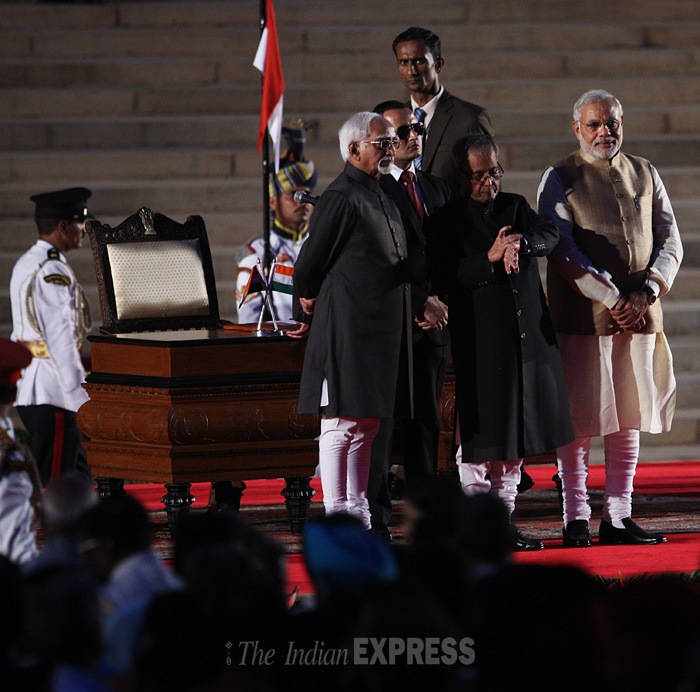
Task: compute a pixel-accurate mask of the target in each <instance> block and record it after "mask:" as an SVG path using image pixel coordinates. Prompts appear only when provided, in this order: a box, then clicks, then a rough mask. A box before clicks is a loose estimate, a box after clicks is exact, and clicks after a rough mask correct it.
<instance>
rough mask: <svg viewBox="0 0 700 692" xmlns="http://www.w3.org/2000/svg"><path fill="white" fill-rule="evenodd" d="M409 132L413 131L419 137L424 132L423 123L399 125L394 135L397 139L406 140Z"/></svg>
mask: <svg viewBox="0 0 700 692" xmlns="http://www.w3.org/2000/svg"><path fill="white" fill-rule="evenodd" d="M411 130H413V131H414V132H415V133H416V134H417V135H418V136H419V137H420V136H421V135H422V134H423V133H424V132H425V125H424V124H423V123H411V124H410V125H401V126H400V127H397V128H396V134H397V135H398V137H399V139H408V138H409V136H410V135H411Z"/></svg>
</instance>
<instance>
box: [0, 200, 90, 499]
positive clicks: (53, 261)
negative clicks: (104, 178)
mask: <svg viewBox="0 0 700 692" xmlns="http://www.w3.org/2000/svg"><path fill="white" fill-rule="evenodd" d="M91 194H92V193H91V191H90V190H88V189H86V188H84V187H74V188H69V189H67V190H59V191H57V192H49V193H45V194H40V195H34V196H33V197H31V198H30V199H31V200H32V202H34V203H35V204H36V211H35V219H36V224H37V229H38V231H39V239H38V240H37V242H36V244H35V245H34V246H33V247H32V248H30V249H29V250H28V251H27V252H26V253H25V254H24V255H22V256H21V257H20V258H19V259H18V260H17V263H16V264H15V266H14V269H13V270H12V278H11V280H10V300H11V303H12V337H11V338H12V340H13V341H17V342H18V343H21V344H23V345H24V346H26V347H27V348H28V349H29V350H30V351H31V353H32V355H33V359H32V362H31V363H30V364H29V366H28V367H27V368H26V369H25V370H24V372H23V373H22V377H21V379H20V380H19V382H18V384H17V400H16V406H17V412H18V414H19V417H20V419H21V420H22V423H23V424H24V426H25V427H26V429H27V431H28V432H29V434H30V435H31V438H32V445H31V447H32V452H33V453H34V456H35V458H36V461H37V465H38V467H39V473H40V476H41V482H42V484H43V485H44V486H45V485H46V484H47V483H48V482H49V480H50V479H51V478H53V477H55V476H58V475H61V474H67V473H71V472H74V471H77V472H79V473H82V474H85V475H87V476H88V477H89V476H90V470H89V467H88V465H87V459H86V455H85V451H84V450H83V448H82V447H81V444H80V443H81V439H82V438H81V434H80V431H79V429H78V425H77V416H76V413H77V411H78V409H79V408H80V407H81V406H82V405H83V404H84V403H85V402H86V401H87V400H88V395H87V393H86V391H85V390H84V389H83V388H82V386H81V385H82V383H83V382H84V381H85V370H84V368H83V364H82V361H81V358H80V348H81V345H82V341H83V339H84V338H85V336H86V335H87V332H88V331H89V329H90V310H89V306H88V304H87V301H86V299H85V295H84V293H83V290H82V288H81V287H80V285H79V284H78V282H77V281H76V279H75V275H74V274H73V271H72V270H71V268H70V267H69V266H68V264H67V262H66V257H65V255H66V253H67V252H68V251H70V250H73V249H76V248H79V247H80V246H81V245H82V241H83V235H84V233H85V219H86V218H87V215H88V210H87V207H86V203H87V200H88V198H89V197H90V196H91Z"/></svg>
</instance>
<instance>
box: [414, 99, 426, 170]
mask: <svg viewBox="0 0 700 692" xmlns="http://www.w3.org/2000/svg"><path fill="white" fill-rule="evenodd" d="M413 115H415V116H416V120H417V121H418V122H419V123H424V122H425V111H424V110H423V109H422V108H414V109H413ZM425 134H426V133H425V130H423V134H422V136H421V143H422V145H423V146H421V148H420V150H421V155H420V156H418V157H417V158H416V159H415V161H414V162H413V165H414V166H415V167H416V170H421V166H422V163H423V150H424V149H425Z"/></svg>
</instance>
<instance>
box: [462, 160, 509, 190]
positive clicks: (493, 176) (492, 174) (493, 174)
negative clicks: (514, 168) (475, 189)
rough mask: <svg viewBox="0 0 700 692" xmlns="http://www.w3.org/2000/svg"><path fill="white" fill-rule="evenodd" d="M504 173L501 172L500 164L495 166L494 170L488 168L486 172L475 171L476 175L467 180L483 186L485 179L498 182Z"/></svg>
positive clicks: (473, 174)
mask: <svg viewBox="0 0 700 692" xmlns="http://www.w3.org/2000/svg"><path fill="white" fill-rule="evenodd" d="M465 173H466V171H465ZM504 173H505V171H504V170H503V166H501V164H500V163H499V164H498V166H496V167H495V168H489V169H488V171H477V172H476V173H472V174H471V175H469V179H470V180H471V181H472V182H474V183H479V184H480V185H483V184H484V183H485V182H486V180H487V179H490V180H492V181H494V180H500V179H501V178H502V177H503V174H504Z"/></svg>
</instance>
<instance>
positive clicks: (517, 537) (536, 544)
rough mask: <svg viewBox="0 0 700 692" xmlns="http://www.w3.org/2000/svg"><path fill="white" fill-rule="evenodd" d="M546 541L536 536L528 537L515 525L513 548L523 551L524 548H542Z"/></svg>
mask: <svg viewBox="0 0 700 692" xmlns="http://www.w3.org/2000/svg"><path fill="white" fill-rule="evenodd" d="M542 548H544V543H542V541H538V540H537V539H536V538H526V537H525V536H523V534H522V533H520V531H518V529H516V528H515V527H513V550H515V551H516V552H521V551H524V550H542Z"/></svg>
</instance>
